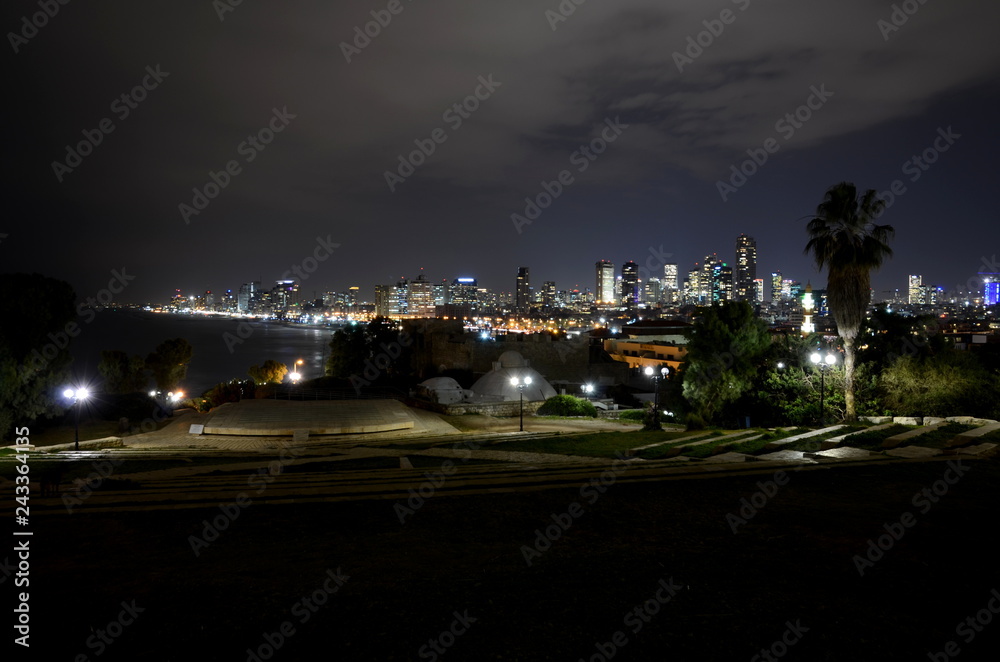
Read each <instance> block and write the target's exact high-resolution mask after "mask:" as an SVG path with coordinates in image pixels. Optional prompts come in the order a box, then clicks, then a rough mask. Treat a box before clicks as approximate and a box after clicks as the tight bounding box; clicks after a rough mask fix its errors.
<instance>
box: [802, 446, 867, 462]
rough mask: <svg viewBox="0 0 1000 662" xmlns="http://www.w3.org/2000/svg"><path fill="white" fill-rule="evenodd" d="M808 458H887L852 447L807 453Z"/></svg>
mask: <svg viewBox="0 0 1000 662" xmlns="http://www.w3.org/2000/svg"><path fill="white" fill-rule="evenodd" d="M806 457H808V458H811V459H814V460H817V459H823V460H867V459H875V458H884V457H885V456H884V455H882V454H881V453H872V452H871V451H866V450H864V449H863V448H852V447H850V446H843V447H840V448H831V449H829V450H822V451H819V452H816V453H806Z"/></svg>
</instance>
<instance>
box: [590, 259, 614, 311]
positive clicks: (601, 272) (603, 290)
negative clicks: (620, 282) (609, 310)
mask: <svg viewBox="0 0 1000 662" xmlns="http://www.w3.org/2000/svg"><path fill="white" fill-rule="evenodd" d="M595 266H596V268H597V291H596V292H595V295H596V296H597V305H599V306H600V305H605V306H610V305H613V304H614V302H615V265H614V263H613V262H610V261H608V260H601V261H600V262H598V263H597V264H596V265H595Z"/></svg>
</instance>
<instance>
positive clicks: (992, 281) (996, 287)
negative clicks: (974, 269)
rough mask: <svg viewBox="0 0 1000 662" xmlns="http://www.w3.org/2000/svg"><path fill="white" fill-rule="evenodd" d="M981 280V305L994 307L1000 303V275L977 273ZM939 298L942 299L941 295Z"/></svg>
mask: <svg viewBox="0 0 1000 662" xmlns="http://www.w3.org/2000/svg"><path fill="white" fill-rule="evenodd" d="M979 275H980V276H981V277H982V279H983V305H984V306H995V305H997V303H1000V273H986V272H983V271H981V272H979ZM941 298H944V295H943V293H942V295H941Z"/></svg>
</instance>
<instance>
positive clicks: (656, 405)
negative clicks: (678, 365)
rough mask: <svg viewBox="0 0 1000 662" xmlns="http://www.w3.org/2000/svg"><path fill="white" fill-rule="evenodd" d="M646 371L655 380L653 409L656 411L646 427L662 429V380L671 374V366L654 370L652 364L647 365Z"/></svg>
mask: <svg viewBox="0 0 1000 662" xmlns="http://www.w3.org/2000/svg"><path fill="white" fill-rule="evenodd" d="M644 372H645V373H646V376H647V377H649V378H650V379H652V380H653V411H654V412H655V416H654V418H653V420H652V421H651V422H649V423H648V424H647V425H646V429H648V430H662V429H663V426H661V425H660V382H662V381H663V380H664V379H666V378H667V375H668V374H670V368H667V367H666V366H664V367H662V368H660V370H659V371H656V370H653V367H652V366H646V369H645V371H644Z"/></svg>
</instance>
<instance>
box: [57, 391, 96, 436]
mask: <svg viewBox="0 0 1000 662" xmlns="http://www.w3.org/2000/svg"><path fill="white" fill-rule="evenodd" d="M89 395H90V391H88V390H87V389H85V388H78V389H71V388H68V389H66V390H65V391H63V396H64V397H66V398H69V399H71V400H72V401H73V404H74V405H75V406H76V425H75V428H74V433H73V444H74V448H73V450H80V406H81V404H82V403H83V401H84V400H86V399H87V396H89Z"/></svg>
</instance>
